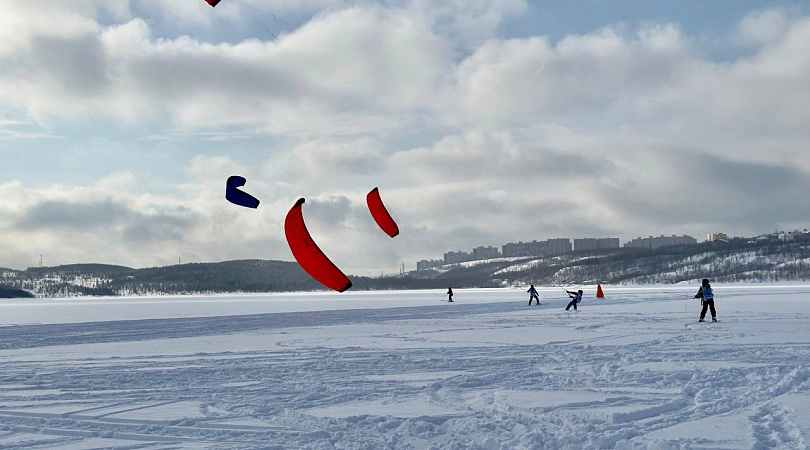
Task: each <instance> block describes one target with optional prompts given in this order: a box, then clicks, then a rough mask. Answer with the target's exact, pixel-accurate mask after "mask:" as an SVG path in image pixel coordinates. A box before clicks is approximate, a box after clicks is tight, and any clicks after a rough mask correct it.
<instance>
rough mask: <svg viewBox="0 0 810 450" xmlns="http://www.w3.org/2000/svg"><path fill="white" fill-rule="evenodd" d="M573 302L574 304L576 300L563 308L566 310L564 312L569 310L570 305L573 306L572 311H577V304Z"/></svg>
mask: <svg viewBox="0 0 810 450" xmlns="http://www.w3.org/2000/svg"><path fill="white" fill-rule="evenodd" d="M575 302H576V300H571V301H570V302H569V303H568V306H566V307H565V310H566V311H568V309H569V308H571V305H573V306H574V309H577V304H576V303H575Z"/></svg>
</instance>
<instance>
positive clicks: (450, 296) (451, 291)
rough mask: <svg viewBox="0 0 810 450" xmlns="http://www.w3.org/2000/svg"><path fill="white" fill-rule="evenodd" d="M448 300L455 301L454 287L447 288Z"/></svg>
mask: <svg viewBox="0 0 810 450" xmlns="http://www.w3.org/2000/svg"><path fill="white" fill-rule="evenodd" d="M447 301H448V302H450V303H452V302H453V288H451V287H448V288H447Z"/></svg>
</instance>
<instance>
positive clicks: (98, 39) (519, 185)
mask: <svg viewBox="0 0 810 450" xmlns="http://www.w3.org/2000/svg"><path fill="white" fill-rule="evenodd" d="M808 124H810V6H808V4H807V3H806V2H800V1H795V2H790V1H784V2H774V1H753V0H739V1H733V2H732V1H721V0H686V1H678V2H651V1H648V0H622V1H619V0H571V1H565V2H560V1H556V0H540V1H534V2H527V1H522V0H447V1H433V0H413V1H407V0H387V1H382V2H375V1H363V0H357V1H353V0H302V1H288V0H222V2H221V3H220V4H219V6H217V7H216V8H211V7H210V6H208V5H207V4H206V3H205V2H204V1H203V0H72V1H69V2H67V1H64V0H4V1H3V2H2V13H0V267H11V268H18V269H20V268H25V267H28V266H33V265H37V264H38V263H39V255H40V254H42V255H43V262H44V263H45V265H58V264H67V263H77V262H100V263H110V264H122V265H128V266H133V267H151V266H160V265H167V264H172V263H176V262H177V261H178V258H182V261H183V262H213V261H222V260H230V259H247V258H262V259H280V260H288V261H292V260H293V259H292V255H291V253H290V251H289V249H288V247H287V245H286V242H285V239H284V231H283V225H282V224H283V222H284V217H285V215H286V213H287V211H288V210H289V208H290V207H291V206H292V205H293V204H294V203H295V201H296V199H298V198H299V197H304V198H306V203H305V204H304V218H305V220H306V222H307V225H308V226H309V228H310V232H311V233H312V235H313V238H314V239H315V241H316V242H317V243H318V244H319V245H320V247H321V248H322V249H323V250H324V251H325V252H326V254H327V255H329V256H330V257H331V259H332V260H333V261H334V262H335V263H336V264H337V265H338V266H339V267H341V268H343V269H344V270H345V271H346V272H347V273H352V274H358V275H379V274H380V273H383V272H384V273H392V272H395V271H397V270H398V268H399V265H400V264H401V263H402V262H404V263H405V265H406V268H407V269H412V268H414V267H415V263H416V261H417V260H419V259H435V258H440V257H441V256H442V254H443V253H444V252H447V251H451V250H465V251H470V250H471V249H472V247H475V246H479V245H493V246H498V247H500V246H501V245H502V244H504V243H507V242H516V241H518V240H523V241H526V240H532V239H537V240H542V239H548V238H556V237H569V238H577V237H607V236H610V237H619V238H621V240H622V242H625V241H627V240H629V239H632V238H635V237H637V236H648V235H659V234H678V235H680V234H689V235H692V236H694V237H696V238H698V239H700V240H702V239H703V238H705V236H706V234H707V233H709V232H714V231H723V232H726V233H729V234H730V235H741V236H752V235H756V234H760V233H765V232H769V231H772V230H774V229H777V228H778V229H790V230H792V229H794V228H800V229H803V228H808V227H810V195H808V193H810V154H808V151H810V126H808ZM230 175H242V176H244V177H245V178H247V185H246V186H245V188H244V189H245V190H246V191H247V192H249V193H251V194H252V195H254V196H256V197H258V198H259V199H260V200H261V201H262V203H261V206H260V207H259V208H258V209H257V210H250V209H246V208H239V207H237V206H234V205H232V204H230V203H228V202H226V201H225V199H224V185H225V180H226V178H227V177H228V176H230ZM375 186H378V187H379V188H380V193H381V195H382V198H383V200H384V201H385V203H386V204H387V206H388V208H389V210H390V211H391V213H392V215H393V216H394V218H395V219H396V220H397V222H398V223H399V225H400V229H401V234H400V235H399V236H397V237H396V238H394V239H391V238H388V237H387V236H386V235H385V234H383V233H382V231H380V230H379V229H378V228H376V225H375V224H374V222H373V221H372V219H371V218H370V216H369V214H368V210H367V208H366V205H365V195H366V193H367V192H368V191H370V190H371V189H372V188H373V187H375Z"/></svg>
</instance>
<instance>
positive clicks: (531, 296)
mask: <svg viewBox="0 0 810 450" xmlns="http://www.w3.org/2000/svg"><path fill="white" fill-rule="evenodd" d="M526 292H528V293H529V306H531V305H532V299H535V300H537V304H538V305H540V295H539V294H538V293H537V289H535V288H534V285H531V287H530V288H529V290H528V291H526Z"/></svg>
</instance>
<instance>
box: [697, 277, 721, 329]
mask: <svg viewBox="0 0 810 450" xmlns="http://www.w3.org/2000/svg"><path fill="white" fill-rule="evenodd" d="M695 298H699V299H700V304H701V305H702V306H703V308H702V309H701V310H700V320H698V322H704V320H703V319H705V318H706V310H707V309H709V310H711V312H712V322H717V311H715V309H714V291H713V290H712V286H711V285H710V284H709V279H708V278H704V279H703V283H702V284H701V286H700V289H699V290H698V291H697V294H695Z"/></svg>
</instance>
